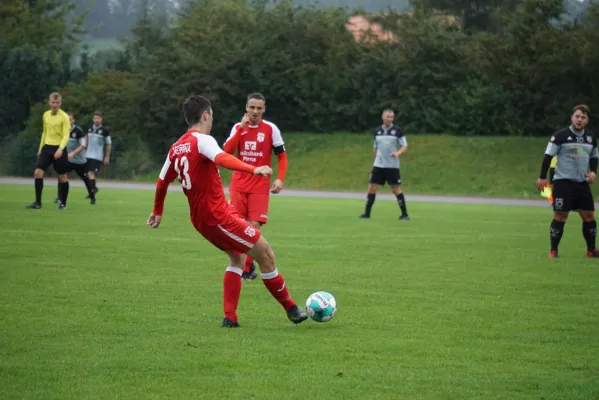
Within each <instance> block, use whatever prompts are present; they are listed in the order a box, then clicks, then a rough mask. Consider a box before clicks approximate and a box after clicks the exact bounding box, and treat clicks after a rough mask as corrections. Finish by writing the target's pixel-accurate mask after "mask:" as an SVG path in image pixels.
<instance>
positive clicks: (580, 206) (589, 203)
mask: <svg viewBox="0 0 599 400" xmlns="http://www.w3.org/2000/svg"><path fill="white" fill-rule="evenodd" d="M572 207H573V209H577V210H579V214H580V217H581V218H582V236H583V237H584V241H585V242H586V245H587V253H586V254H587V257H593V258H599V250H597V246H596V243H595V242H596V239H597V222H596V221H595V201H594V199H593V193H592V192H591V187H590V185H589V184H588V183H586V182H585V183H582V184H579V185H576V188H575V189H574V196H573V200H572Z"/></svg>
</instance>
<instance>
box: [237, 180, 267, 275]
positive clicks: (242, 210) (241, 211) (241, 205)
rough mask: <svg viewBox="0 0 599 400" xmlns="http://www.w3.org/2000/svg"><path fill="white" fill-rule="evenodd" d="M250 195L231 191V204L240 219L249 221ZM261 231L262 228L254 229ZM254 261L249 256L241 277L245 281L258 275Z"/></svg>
mask: <svg viewBox="0 0 599 400" xmlns="http://www.w3.org/2000/svg"><path fill="white" fill-rule="evenodd" d="M248 196H249V194H248V193H244V192H237V191H235V190H231V191H229V204H230V205H231V206H233V208H234V209H235V211H236V213H237V216H239V218H242V219H245V220H247V219H248ZM254 228H257V229H259V228H260V227H259V226H258V227H254ZM253 261H254V259H253V258H251V257H249V256H247V257H246V261H245V266H244V267H243V274H242V275H241V277H242V278H243V279H244V280H245V279H256V277H257V276H258V274H257V273H256V267H255V266H254V265H253Z"/></svg>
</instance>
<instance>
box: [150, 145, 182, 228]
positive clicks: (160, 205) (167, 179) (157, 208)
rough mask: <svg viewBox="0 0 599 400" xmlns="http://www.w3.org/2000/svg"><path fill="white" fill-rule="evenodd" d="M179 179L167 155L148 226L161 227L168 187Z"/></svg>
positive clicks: (159, 177)
mask: <svg viewBox="0 0 599 400" xmlns="http://www.w3.org/2000/svg"><path fill="white" fill-rule="evenodd" d="M176 177H177V172H176V171H175V169H174V167H173V165H172V163H171V160H170V157H169V156H168V155H167V157H166V161H165V162H164V165H163V166H162V170H161V171H160V175H159V176H158V181H156V192H155V193H154V209H153V210H152V214H150V217H149V218H148V221H147V224H148V225H149V226H151V227H152V228H158V226H160V222H161V220H162V213H163V212H164V199H165V198H166V194H167V192H168V186H169V185H170V184H171V182H172V181H174V180H175V178H176Z"/></svg>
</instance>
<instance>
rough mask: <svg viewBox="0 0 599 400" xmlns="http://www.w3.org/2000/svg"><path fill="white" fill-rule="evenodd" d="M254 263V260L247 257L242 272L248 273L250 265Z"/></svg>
mask: <svg viewBox="0 0 599 400" xmlns="http://www.w3.org/2000/svg"><path fill="white" fill-rule="evenodd" d="M253 262H254V259H253V258H252V257H250V256H247V258H246V260H245V266H244V267H243V272H245V273H249V272H250V265H252V263H253Z"/></svg>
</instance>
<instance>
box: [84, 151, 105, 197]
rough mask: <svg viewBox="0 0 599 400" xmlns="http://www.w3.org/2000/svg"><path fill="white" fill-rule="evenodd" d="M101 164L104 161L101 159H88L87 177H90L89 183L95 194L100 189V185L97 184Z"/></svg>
mask: <svg viewBox="0 0 599 400" xmlns="http://www.w3.org/2000/svg"><path fill="white" fill-rule="evenodd" d="M101 165H102V162H101V161H99V160H92V159H89V160H87V178H88V179H89V184H90V187H91V188H92V193H93V194H94V195H95V194H96V193H98V191H99V189H98V187H97V186H96V175H97V173H98V172H99V171H100V166H101ZM87 198H89V199H91V196H88V197H87Z"/></svg>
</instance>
